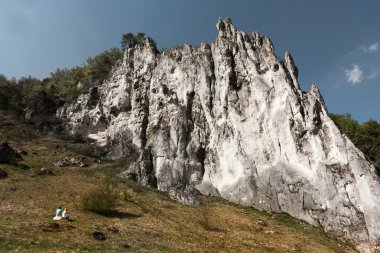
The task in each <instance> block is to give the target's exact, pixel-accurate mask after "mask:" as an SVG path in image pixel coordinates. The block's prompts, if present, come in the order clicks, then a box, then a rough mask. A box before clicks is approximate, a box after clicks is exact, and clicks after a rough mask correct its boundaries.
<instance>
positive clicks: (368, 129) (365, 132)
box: [330, 114, 380, 173]
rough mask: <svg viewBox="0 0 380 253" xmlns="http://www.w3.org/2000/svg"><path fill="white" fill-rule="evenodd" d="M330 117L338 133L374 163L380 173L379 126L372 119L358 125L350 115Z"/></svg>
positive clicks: (332, 115)
mask: <svg viewBox="0 0 380 253" xmlns="http://www.w3.org/2000/svg"><path fill="white" fill-rule="evenodd" d="M330 117H331V118H332V120H333V121H334V122H335V124H336V125H337V126H338V127H339V129H340V131H341V132H342V133H344V134H346V135H347V136H348V137H349V138H350V140H351V141H352V142H353V143H354V144H355V146H356V147H358V148H359V149H360V150H361V151H362V152H363V153H364V154H365V156H366V157H367V158H368V159H369V160H371V161H372V162H373V163H374V165H375V166H376V168H377V170H378V171H379V173H380V124H379V123H378V122H377V121H375V120H372V119H371V120H369V121H367V122H365V123H363V124H359V123H358V122H357V121H356V120H353V119H352V118H351V115H350V114H345V115H339V114H331V115H330Z"/></svg>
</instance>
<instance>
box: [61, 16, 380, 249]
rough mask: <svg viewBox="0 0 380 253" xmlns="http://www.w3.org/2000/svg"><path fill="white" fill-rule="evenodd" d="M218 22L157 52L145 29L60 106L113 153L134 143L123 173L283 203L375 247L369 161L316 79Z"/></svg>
mask: <svg viewBox="0 0 380 253" xmlns="http://www.w3.org/2000/svg"><path fill="white" fill-rule="evenodd" d="M217 29H218V31H219V34H218V37H217V38H216V39H215V41H214V42H213V43H212V44H211V46H210V45H208V44H206V43H202V44H201V45H200V46H199V47H192V46H190V45H183V46H182V47H175V48H173V49H169V50H166V51H164V52H162V53H158V52H157V49H156V47H155V44H154V42H153V41H152V40H151V39H146V40H145V41H144V42H143V43H142V44H140V45H137V46H136V47H134V48H130V49H128V50H126V51H125V55H124V59H123V60H122V61H121V62H119V63H118V65H117V66H115V68H114V69H113V71H112V73H111V75H110V78H109V79H108V80H107V81H105V82H104V83H103V84H102V85H101V86H99V87H94V88H92V89H91V90H90V92H89V93H87V94H84V95H81V96H80V97H79V98H78V100H77V101H76V102H75V103H72V104H69V105H66V106H65V107H62V108H60V109H59V110H58V112H57V115H58V116H59V117H60V118H62V119H64V120H65V121H66V123H67V125H66V128H67V130H68V131H69V132H71V133H73V134H78V133H79V134H82V135H85V136H88V137H90V138H92V139H95V140H96V141H97V142H98V144H99V145H101V146H103V147H104V148H106V149H107V150H108V151H109V153H108V154H109V156H111V157H120V156H124V155H128V154H129V153H131V152H133V151H134V150H138V151H139V152H140V158H139V160H138V161H137V162H136V163H134V164H133V165H132V166H130V167H129V168H126V170H127V172H126V173H125V175H127V177H128V178H134V179H136V180H138V181H139V182H141V183H143V184H146V185H150V186H153V187H157V188H158V189H160V190H163V191H171V192H172V194H171V195H172V196H174V197H175V196H179V198H180V199H183V200H184V202H185V203H186V202H187V201H190V202H191V201H192V200H193V198H192V192H198V191H199V192H201V193H202V194H207V195H214V196H220V197H222V198H225V199H227V200H229V201H233V202H236V203H240V204H243V205H250V206H254V207H256V208H258V209H262V210H268V211H273V212H287V213H289V214H291V215H292V216H294V217H297V218H299V219H303V220H305V221H307V222H309V223H311V224H316V225H321V226H322V227H324V229H325V230H326V231H328V232H329V233H332V234H334V235H336V236H344V237H346V238H349V239H350V240H351V241H352V242H354V243H355V244H357V245H359V247H360V249H361V250H363V251H370V250H371V249H372V250H373V248H371V245H372V243H374V242H375V241H376V240H377V239H378V237H379V236H380V223H378V222H377V221H378V220H380V212H378V210H377V207H378V206H380V199H379V197H380V187H379V178H378V176H377V175H376V173H375V168H374V166H373V165H372V164H370V163H369V162H368V161H367V160H366V159H365V157H364V155H363V154H362V152H360V151H359V150H358V149H357V148H356V147H355V146H354V145H353V144H352V142H351V141H350V140H349V139H348V138H347V137H346V136H344V135H342V134H341V133H340V132H339V130H338V128H337V127H336V126H335V125H334V123H333V121H332V120H331V119H330V118H329V116H328V113H327V109H326V107H325V104H324V101H323V99H322V97H321V94H320V92H319V90H318V88H317V86H316V85H313V86H312V88H311V91H310V92H303V91H301V90H300V86H299V83H298V80H297V76H298V70H297V67H296V66H295V64H294V61H293V59H292V57H291V55H290V54H289V53H286V55H285V61H280V60H279V59H278V58H277V57H276V55H275V51H274V47H273V44H272V42H271V41H270V39H269V38H267V37H263V36H261V35H260V34H259V33H257V32H255V33H253V34H252V35H249V34H247V33H245V32H242V31H238V30H236V29H235V28H234V26H233V25H232V23H231V21H230V20H229V19H226V20H224V21H221V20H219V21H218V23H217ZM173 189H175V190H173ZM189 189H194V191H192V190H189ZM195 189H196V190H195ZM194 199H195V198H194Z"/></svg>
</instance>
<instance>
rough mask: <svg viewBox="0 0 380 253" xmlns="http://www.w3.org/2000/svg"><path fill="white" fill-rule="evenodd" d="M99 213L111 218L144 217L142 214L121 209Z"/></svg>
mask: <svg viewBox="0 0 380 253" xmlns="http://www.w3.org/2000/svg"><path fill="white" fill-rule="evenodd" d="M98 214H99V215H102V216H105V217H109V218H120V219H133V218H140V217H142V215H141V214H134V213H128V212H121V211H117V210H115V211H108V212H103V213H98Z"/></svg>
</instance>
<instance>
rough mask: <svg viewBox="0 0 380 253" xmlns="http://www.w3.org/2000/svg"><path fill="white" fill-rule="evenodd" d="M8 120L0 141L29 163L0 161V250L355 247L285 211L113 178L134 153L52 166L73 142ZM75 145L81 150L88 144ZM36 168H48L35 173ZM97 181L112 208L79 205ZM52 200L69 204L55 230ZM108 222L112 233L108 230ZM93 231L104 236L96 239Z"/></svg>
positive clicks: (68, 152) (308, 249)
mask: <svg viewBox="0 0 380 253" xmlns="http://www.w3.org/2000/svg"><path fill="white" fill-rule="evenodd" d="M12 122H14V121H12V119H10V120H8V121H6V123H7V125H6V126H4V125H1V122H0V139H3V140H7V141H8V142H9V143H10V145H12V146H19V147H22V148H24V149H25V150H26V151H28V153H29V155H27V156H24V158H23V160H22V161H19V162H18V164H20V163H21V164H24V165H26V166H28V167H30V169H24V168H22V167H20V166H15V165H0V167H1V168H2V169H4V170H6V171H7V172H8V174H9V176H8V178H6V179H3V180H0V203H1V204H0V252H318V253H319V252H356V251H355V250H354V249H353V248H352V246H351V245H349V244H347V243H345V242H342V241H338V240H336V239H334V238H332V237H329V236H328V235H327V234H326V233H325V232H323V230H321V229H320V228H318V227H315V226H311V225H308V224H306V223H304V222H301V221H299V220H297V219H294V218H292V217H290V216H289V215H286V214H269V213H267V212H262V211H258V210H256V209H254V208H252V207H244V206H240V205H237V204H232V203H229V202H227V201H225V200H222V199H219V198H213V197H202V205H201V206H200V207H190V206H184V205H180V204H178V203H177V202H175V201H173V200H171V199H170V198H169V197H168V195H167V193H165V192H161V191H158V190H157V189H152V188H147V187H144V186H141V185H139V184H137V183H135V182H132V181H125V180H123V179H121V178H118V177H117V176H115V173H116V172H118V171H119V170H120V169H121V167H122V166H127V165H128V163H131V162H133V161H134V160H135V159H136V158H137V155H136V154H132V155H131V156H130V157H127V158H124V159H121V160H118V161H109V160H102V162H101V163H100V164H99V163H91V165H90V166H89V167H86V168H79V167H64V168H57V167H54V166H53V165H52V163H53V162H54V161H57V160H59V159H62V158H63V157H66V156H67V157H74V156H77V155H79V154H78V153H75V150H76V149H75V148H72V146H76V145H78V143H75V142H74V141H72V140H70V139H59V138H58V137H56V136H53V135H47V134H40V133H36V132H34V131H33V130H32V129H31V128H30V127H28V126H26V125H22V124H19V123H17V127H15V126H14V125H13V126H12V125H11V123H12ZM14 124H15V122H14ZM20 132H22V133H23V134H20ZM27 133H30V135H27ZM25 134H26V135H27V136H29V137H26V136H25ZM80 145H82V148H83V149H86V147H85V145H91V144H86V143H80ZM82 155H83V154H82ZM87 158H88V159H90V158H91V157H90V156H89V157H87ZM41 167H45V168H47V169H48V170H49V171H51V172H52V174H51V175H36V174H38V171H39V170H40V168H41ZM104 184H107V185H112V188H113V189H114V190H115V192H116V193H117V195H118V199H119V205H118V206H117V208H116V209H115V212H112V213H109V214H107V215H101V214H96V213H93V212H89V211H85V210H83V209H82V208H81V201H80V199H81V196H83V195H84V194H85V193H86V192H88V191H89V190H90V189H92V188H94V187H98V186H101V185H104ZM59 205H62V206H63V207H67V208H68V211H69V214H70V215H71V216H72V218H73V221H71V222H68V221H60V222H59V224H60V229H58V230H52V231H46V229H45V227H46V226H47V225H46V224H50V223H52V222H53V220H52V217H53V216H54V212H55V209H56V208H57V207H58V206H59ZM258 221H260V222H259V223H258ZM111 226H114V227H116V228H117V229H118V230H119V231H118V232H117V233H114V232H111V231H109V230H108V228H109V227H111ZM95 231H101V232H103V233H104V234H105V236H106V238H107V239H106V240H105V241H97V240H95V239H94V238H92V236H91V233H92V232H95Z"/></svg>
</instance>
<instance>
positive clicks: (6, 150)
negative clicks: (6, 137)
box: [0, 142, 21, 163]
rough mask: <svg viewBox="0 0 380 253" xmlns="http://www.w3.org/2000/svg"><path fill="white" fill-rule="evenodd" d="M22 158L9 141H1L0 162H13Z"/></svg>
mask: <svg viewBox="0 0 380 253" xmlns="http://www.w3.org/2000/svg"><path fill="white" fill-rule="evenodd" d="M19 158H21V155H20V154H19V153H18V152H17V151H16V150H15V149H13V148H12V147H11V146H9V144H8V143H7V142H1V143H0V163H11V162H14V161H16V160H17V159H19Z"/></svg>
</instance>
